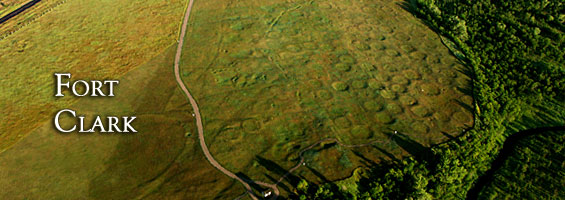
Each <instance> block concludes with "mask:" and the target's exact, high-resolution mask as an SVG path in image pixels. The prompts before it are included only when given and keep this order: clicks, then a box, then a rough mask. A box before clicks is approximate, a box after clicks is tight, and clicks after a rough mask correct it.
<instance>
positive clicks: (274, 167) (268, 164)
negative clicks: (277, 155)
mask: <svg viewBox="0 0 565 200" xmlns="http://www.w3.org/2000/svg"><path fill="white" fill-rule="evenodd" d="M255 159H256V160H257V162H258V163H259V164H260V165H261V166H263V167H264V168H265V169H267V170H268V171H270V172H273V173H275V174H277V175H279V176H284V175H287V173H288V170H286V169H284V168H282V167H281V166H280V165H278V164H277V163H275V162H273V161H271V160H268V159H265V158H263V157H261V156H256V157H255ZM285 179H287V180H288V182H289V183H290V184H291V185H297V184H298V182H300V178H298V177H296V176H295V175H293V174H292V173H288V175H287V176H286V177H285Z"/></svg>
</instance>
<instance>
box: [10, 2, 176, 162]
mask: <svg viewBox="0 0 565 200" xmlns="http://www.w3.org/2000/svg"><path fill="white" fill-rule="evenodd" d="M185 3H186V2H185V1H180V0H174V1H162V0H149V1H140V2H131V1H94V0H69V1H67V2H66V3H65V4H62V5H60V6H58V7H57V8H56V9H54V10H52V11H51V12H49V13H47V14H45V15H44V16H42V17H40V18H38V19H37V20H36V21H34V22H33V23H31V24H29V25H27V26H25V27H23V28H22V29H20V30H18V31H17V32H15V33H13V34H12V35H10V36H9V37H7V38H6V39H4V40H1V41H0V69H1V70H0V71H1V72H0V102H1V103H0V108H1V110H2V115H1V116H0V120H1V121H3V122H5V123H2V124H0V152H1V151H3V150H5V149H6V148H7V147H8V146H10V145H11V144H13V143H14V142H16V141H18V140H19V139H20V138H22V137H24V136H25V134H26V133H28V132H29V131H31V130H33V129H34V128H35V127H37V125H38V124H39V123H40V122H42V121H45V120H47V119H48V118H49V117H53V114H54V113H55V112H56V111H57V110H58V109H62V108H64V107H66V106H68V105H69V104H71V103H72V102H74V101H76V98H73V97H70V96H67V97H64V98H54V97H53V96H54V94H53V91H54V82H53V80H54V79H53V73H55V72H70V73H72V74H73V79H98V80H102V79H107V78H111V79H116V78H119V77H120V76H121V75H122V74H124V73H126V72H128V71H130V70H131V69H133V68H135V67H136V66H138V65H140V64H143V63H145V62H147V61H148V60H149V59H150V58H152V57H154V56H155V55H157V54H159V53H160V52H162V51H163V50H164V48H166V47H167V46H169V45H171V44H173V43H174V42H175V41H176V39H175V38H176V36H177V32H178V27H179V23H180V20H181V19H182V12H183V10H182V9H183V8H184V4H185ZM119 93H120V92H119V91H117V95H120V94H119Z"/></svg>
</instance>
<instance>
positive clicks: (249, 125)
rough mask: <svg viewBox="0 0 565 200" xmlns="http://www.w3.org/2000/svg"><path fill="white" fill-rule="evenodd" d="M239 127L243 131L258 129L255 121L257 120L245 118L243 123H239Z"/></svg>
mask: <svg viewBox="0 0 565 200" xmlns="http://www.w3.org/2000/svg"><path fill="white" fill-rule="evenodd" d="M241 127H242V128H243V130H245V131H256V130H257V129H259V123H257V121H256V120H253V119H250V120H245V121H243V123H241Z"/></svg>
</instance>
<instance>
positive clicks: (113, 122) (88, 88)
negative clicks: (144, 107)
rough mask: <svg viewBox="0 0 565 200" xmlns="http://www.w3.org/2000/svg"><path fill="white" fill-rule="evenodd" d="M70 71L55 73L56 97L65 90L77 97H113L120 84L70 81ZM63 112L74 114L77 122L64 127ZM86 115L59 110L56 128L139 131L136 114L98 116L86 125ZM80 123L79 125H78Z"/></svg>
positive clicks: (92, 130) (103, 131)
mask: <svg viewBox="0 0 565 200" xmlns="http://www.w3.org/2000/svg"><path fill="white" fill-rule="evenodd" d="M70 79H71V74H70V73H55V83H56V88H55V90H56V93H55V97H64V96H65V95H64V94H63V92H64V90H65V89H67V90H70V91H71V94H73V95H74V96H77V97H84V96H91V97H113V96H115V95H114V86H116V85H118V84H119V83H120V81H118V80H104V81H99V80H91V81H85V80H76V81H74V82H71V81H70ZM63 114H67V115H70V116H72V117H73V118H75V119H78V121H77V120H75V121H76V122H78V123H75V124H74V125H73V126H72V127H70V128H63V127H62V126H61V124H60V117H61V116H62V115H63ZM85 118H86V117H85V116H82V115H77V113H76V112H75V111H74V110H71V109H63V110H60V111H59V112H57V114H56V115H55V118H54V120H53V121H54V123H55V128H56V129H57V130H58V131H59V132H61V133H71V132H79V133H93V132H96V131H99V132H100V133H115V132H118V133H137V130H135V129H134V127H133V126H132V122H133V120H135V118H136V117H135V116H131V117H121V118H120V117H116V116H107V117H105V118H106V119H105V120H103V117H100V116H96V117H95V118H94V120H93V122H92V124H90V125H89V126H86V125H85ZM77 125H78V127H77Z"/></svg>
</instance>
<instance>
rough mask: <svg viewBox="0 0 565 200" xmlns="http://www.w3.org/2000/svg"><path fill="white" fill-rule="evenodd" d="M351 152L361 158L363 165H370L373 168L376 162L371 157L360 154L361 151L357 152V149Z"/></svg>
mask: <svg viewBox="0 0 565 200" xmlns="http://www.w3.org/2000/svg"><path fill="white" fill-rule="evenodd" d="M352 152H353V154H355V156H357V157H359V158H361V159H362V161H361V162H362V163H363V164H364V165H365V166H367V167H370V168H373V167H375V166H377V163H376V162H375V161H373V160H371V159H369V158H367V157H365V156H364V155H363V154H361V153H359V152H357V151H352Z"/></svg>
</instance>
